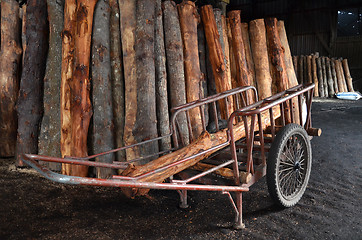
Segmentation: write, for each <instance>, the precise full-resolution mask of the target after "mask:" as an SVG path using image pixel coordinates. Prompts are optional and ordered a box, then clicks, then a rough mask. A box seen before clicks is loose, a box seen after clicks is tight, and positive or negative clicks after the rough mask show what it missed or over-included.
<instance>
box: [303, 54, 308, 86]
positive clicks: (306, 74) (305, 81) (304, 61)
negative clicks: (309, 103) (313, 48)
mask: <svg viewBox="0 0 362 240" xmlns="http://www.w3.org/2000/svg"><path fill="white" fill-rule="evenodd" d="M307 57H308V56H303V67H304V69H303V73H304V75H303V79H304V83H308V62H307Z"/></svg>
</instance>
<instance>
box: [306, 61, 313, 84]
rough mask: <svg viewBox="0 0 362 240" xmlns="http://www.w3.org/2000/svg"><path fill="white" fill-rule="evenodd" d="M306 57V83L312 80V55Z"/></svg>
mask: <svg viewBox="0 0 362 240" xmlns="http://www.w3.org/2000/svg"><path fill="white" fill-rule="evenodd" d="M306 58H307V71H308V73H307V75H308V83H312V82H313V77H312V56H311V55H308V56H307V57H306Z"/></svg>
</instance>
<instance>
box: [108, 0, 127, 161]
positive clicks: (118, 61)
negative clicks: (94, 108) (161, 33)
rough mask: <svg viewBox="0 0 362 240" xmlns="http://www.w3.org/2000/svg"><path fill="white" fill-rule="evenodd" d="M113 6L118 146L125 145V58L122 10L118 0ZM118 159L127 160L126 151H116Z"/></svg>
mask: <svg viewBox="0 0 362 240" xmlns="http://www.w3.org/2000/svg"><path fill="white" fill-rule="evenodd" d="M109 6H110V8H111V13H110V14H111V15H110V23H109V24H110V26H109V28H110V38H111V39H110V60H111V86H112V106H113V124H114V138H115V145H116V147H117V148H120V147H123V146H124V143H123V134H124V118H125V104H124V102H125V99H124V77H123V67H122V65H123V63H122V61H123V59H122V44H121V28H120V11H119V4H118V0H109ZM116 158H117V160H118V161H121V162H123V161H126V153H125V151H118V152H117V153H116Z"/></svg>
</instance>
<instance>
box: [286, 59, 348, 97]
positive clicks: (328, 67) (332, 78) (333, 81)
mask: <svg viewBox="0 0 362 240" xmlns="http://www.w3.org/2000/svg"><path fill="white" fill-rule="evenodd" d="M293 64H294V69H295V72H296V74H297V78H298V82H299V83H312V82H313V83H315V85H316V87H315V91H314V97H334V96H335V94H336V93H339V92H354V89H353V84H352V77H351V74H350V71H349V66H348V60H347V59H342V58H329V57H324V56H322V57H320V56H319V53H315V54H311V55H308V56H303V55H302V56H293Z"/></svg>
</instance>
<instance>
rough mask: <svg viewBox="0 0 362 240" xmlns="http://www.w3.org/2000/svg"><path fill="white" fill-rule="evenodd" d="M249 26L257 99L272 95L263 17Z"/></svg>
mask: <svg viewBox="0 0 362 240" xmlns="http://www.w3.org/2000/svg"><path fill="white" fill-rule="evenodd" d="M249 28H250V29H249V31H250V42H251V48H252V49H253V59H254V63H255V64H254V65H255V79H256V83H257V86H258V94H259V99H264V98H267V97H269V96H271V95H272V92H271V84H272V79H271V75H270V70H269V58H268V49H267V45H266V34H265V24H264V19H257V20H253V21H251V22H250V23H249Z"/></svg>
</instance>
